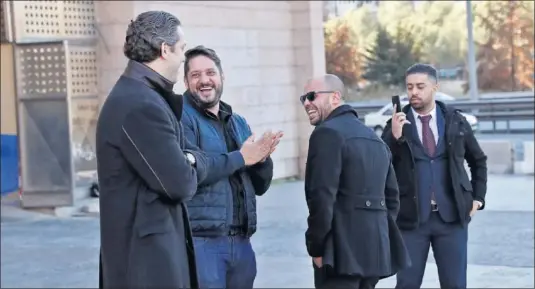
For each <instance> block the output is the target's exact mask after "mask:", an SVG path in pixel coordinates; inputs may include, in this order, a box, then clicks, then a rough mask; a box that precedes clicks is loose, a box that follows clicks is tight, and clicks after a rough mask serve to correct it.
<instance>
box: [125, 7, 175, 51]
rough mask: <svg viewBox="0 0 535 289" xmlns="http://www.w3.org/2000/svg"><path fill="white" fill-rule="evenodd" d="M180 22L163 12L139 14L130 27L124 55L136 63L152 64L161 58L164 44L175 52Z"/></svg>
mask: <svg viewBox="0 0 535 289" xmlns="http://www.w3.org/2000/svg"><path fill="white" fill-rule="evenodd" d="M178 26H180V20H178V18H176V17H175V16H173V15H172V14H170V13H167V12H163V11H148V12H143V13H141V14H139V15H138V16H137V18H136V20H133V21H131V22H130V24H129V25H128V29H127V30H126V38H125V42H124V47H123V52H124V55H125V56H126V57H127V58H128V59H130V60H134V61H138V62H151V61H153V60H156V59H157V58H158V57H160V56H161V51H160V50H161V46H162V43H166V44H167V45H169V46H170V47H171V49H172V50H171V51H173V52H174V50H173V49H174V45H175V44H176V43H177V42H178V41H179V36H178V31H177V28H178Z"/></svg>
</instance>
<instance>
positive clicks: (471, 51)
mask: <svg viewBox="0 0 535 289" xmlns="http://www.w3.org/2000/svg"><path fill="white" fill-rule="evenodd" d="M471 2H472V1H470V0H467V1H466V29H468V76H469V80H468V81H469V82H468V83H469V86H470V98H471V99H472V100H477V99H478V86H477V69H476V52H475V47H474V31H473V25H472V24H473V17H472V3H471Z"/></svg>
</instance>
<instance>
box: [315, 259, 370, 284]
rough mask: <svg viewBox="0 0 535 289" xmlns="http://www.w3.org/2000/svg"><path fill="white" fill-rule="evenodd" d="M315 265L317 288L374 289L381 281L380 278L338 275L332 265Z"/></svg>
mask: <svg viewBox="0 0 535 289" xmlns="http://www.w3.org/2000/svg"><path fill="white" fill-rule="evenodd" d="M313 267H314V287H315V288H316V289H331V288H339V289H374V288H375V286H376V285H377V283H378V282H379V278H363V277H360V276H343V275H337V274H336V273H335V272H334V270H333V268H332V267H331V266H323V267H321V268H318V267H316V265H313Z"/></svg>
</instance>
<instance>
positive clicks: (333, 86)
mask: <svg viewBox="0 0 535 289" xmlns="http://www.w3.org/2000/svg"><path fill="white" fill-rule="evenodd" d="M323 82H324V83H325V88H327V90H333V91H338V92H340V97H341V98H342V99H344V98H345V94H346V86H345V85H344V83H343V82H342V80H341V79H340V78H339V77H338V76H336V75H334V74H326V75H325V76H323Z"/></svg>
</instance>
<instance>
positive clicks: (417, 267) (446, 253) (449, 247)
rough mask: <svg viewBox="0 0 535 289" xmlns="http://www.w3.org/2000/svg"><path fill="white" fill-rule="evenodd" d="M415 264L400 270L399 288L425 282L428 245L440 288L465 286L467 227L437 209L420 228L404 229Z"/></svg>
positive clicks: (406, 288)
mask: <svg viewBox="0 0 535 289" xmlns="http://www.w3.org/2000/svg"><path fill="white" fill-rule="evenodd" d="M401 233H402V235H403V240H404V241H405V246H407V250H408V251H409V254H410V257H411V260H412V266H411V267H409V268H407V269H405V270H402V271H400V272H398V274H397V284H396V289H418V288H420V287H421V285H422V279H423V277H424V272H425V266H426V263H427V256H428V255H429V247H432V248H433V255H434V256H435V262H436V264H437V268H438V279H439V280H440V288H444V289H465V288H466V268H467V264H468V262H467V260H468V259H467V246H468V229H467V227H462V226H461V224H459V223H458V222H455V223H445V222H444V221H443V220H442V218H441V217H440V215H439V214H438V213H437V212H432V213H431V216H430V217H429V220H428V221H427V222H425V223H424V224H421V225H420V227H419V228H418V229H415V230H411V231H401Z"/></svg>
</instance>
